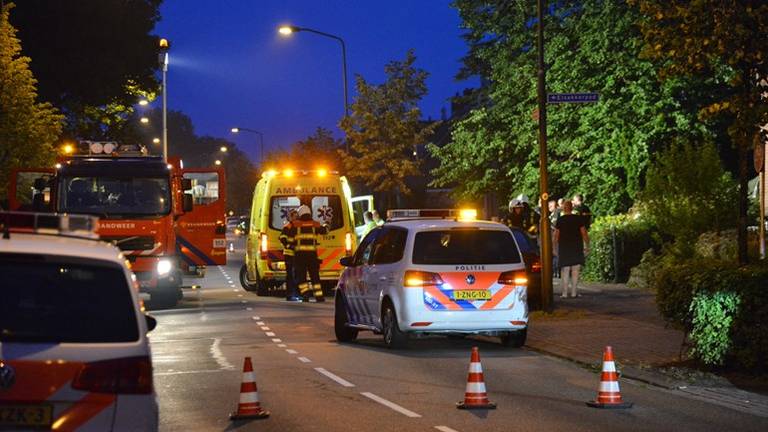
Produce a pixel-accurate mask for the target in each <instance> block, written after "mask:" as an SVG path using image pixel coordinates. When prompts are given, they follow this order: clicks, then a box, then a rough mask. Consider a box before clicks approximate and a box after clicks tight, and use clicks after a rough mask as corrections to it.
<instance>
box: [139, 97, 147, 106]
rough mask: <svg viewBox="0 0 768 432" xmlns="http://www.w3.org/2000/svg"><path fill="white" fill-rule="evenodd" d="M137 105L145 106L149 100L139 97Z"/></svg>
mask: <svg viewBox="0 0 768 432" xmlns="http://www.w3.org/2000/svg"><path fill="white" fill-rule="evenodd" d="M139 105H141V106H147V105H149V101H148V100H146V99H141V100H139Z"/></svg>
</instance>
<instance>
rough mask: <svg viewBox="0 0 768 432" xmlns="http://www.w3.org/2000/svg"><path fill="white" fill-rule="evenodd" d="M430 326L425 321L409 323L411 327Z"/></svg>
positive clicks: (429, 323)
mask: <svg viewBox="0 0 768 432" xmlns="http://www.w3.org/2000/svg"><path fill="white" fill-rule="evenodd" d="M431 325H432V323H431V322H426V321H423V322H415V323H411V327H429V326H431Z"/></svg>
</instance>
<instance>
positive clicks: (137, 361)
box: [72, 357, 152, 394]
mask: <svg viewBox="0 0 768 432" xmlns="http://www.w3.org/2000/svg"><path fill="white" fill-rule="evenodd" d="M72 388H73V389H76V390H85V391H89V392H96V393H113V394H149V393H152V362H151V361H150V360H149V357H128V358H120V359H113V360H104V361H99V362H93V363H86V364H85V365H83V368H82V369H81V370H80V372H79V373H78V374H77V376H76V377H75V379H74V380H72Z"/></svg>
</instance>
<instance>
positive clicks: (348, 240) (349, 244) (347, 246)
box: [344, 233, 352, 255]
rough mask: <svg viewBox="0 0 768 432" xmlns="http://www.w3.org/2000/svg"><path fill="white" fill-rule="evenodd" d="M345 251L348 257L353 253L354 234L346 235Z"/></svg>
mask: <svg viewBox="0 0 768 432" xmlns="http://www.w3.org/2000/svg"><path fill="white" fill-rule="evenodd" d="M344 249H345V250H346V252H347V255H350V254H351V253H352V233H346V234H344Z"/></svg>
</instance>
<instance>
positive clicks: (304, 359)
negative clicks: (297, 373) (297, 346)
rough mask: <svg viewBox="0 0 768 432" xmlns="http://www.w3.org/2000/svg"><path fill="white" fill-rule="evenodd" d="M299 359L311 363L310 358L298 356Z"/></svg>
mask: <svg viewBox="0 0 768 432" xmlns="http://www.w3.org/2000/svg"><path fill="white" fill-rule="evenodd" d="M299 360H301V362H302V363H311V362H312V360H310V359H308V358H306V357H299Z"/></svg>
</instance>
